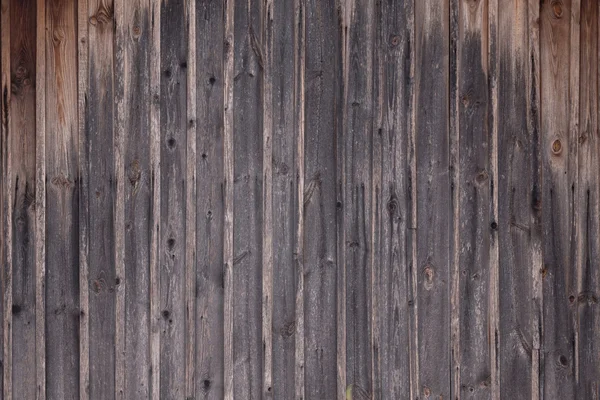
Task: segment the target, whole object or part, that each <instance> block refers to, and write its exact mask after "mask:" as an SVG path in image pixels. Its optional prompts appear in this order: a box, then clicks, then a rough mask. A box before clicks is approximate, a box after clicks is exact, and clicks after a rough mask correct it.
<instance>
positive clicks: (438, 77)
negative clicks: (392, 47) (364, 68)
mask: <svg viewBox="0 0 600 400" xmlns="http://www.w3.org/2000/svg"><path fill="white" fill-rule="evenodd" d="M416 4H417V5H416V7H415V36H416V38H415V40H416V43H415V45H416V65H417V66H418V68H417V71H416V76H415V79H416V89H415V90H416V104H415V107H416V121H415V123H416V126H415V130H416V169H417V171H416V179H417V183H416V185H417V193H416V196H417V197H416V202H417V226H416V229H417V232H416V235H417V237H416V241H417V243H416V246H417V249H416V251H417V254H416V257H417V259H416V262H417V264H416V265H415V266H414V268H417V271H416V273H417V284H418V286H417V293H416V297H417V298H416V302H417V304H418V325H417V326H418V328H417V329H418V352H419V356H418V357H419V362H418V373H419V382H420V386H419V387H418V390H419V392H420V394H421V396H425V397H426V396H432V397H438V396H443V397H450V371H449V369H447V367H446V366H448V365H450V359H449V355H450V338H449V337H448V334H447V332H449V329H450V318H449V317H450V315H449V314H450V297H449V295H450V290H449V289H450V287H449V282H450V280H449V279H450V274H449V256H450V254H449V242H450V224H451V220H450V212H451V210H450V208H449V201H448V199H449V198H450V195H451V192H450V181H449V172H448V171H449V129H448V128H449V127H448V118H449V115H448V109H449V103H448V101H449V100H448V97H449V96H448V70H449V68H448V66H449V64H448V62H449V61H448V55H449V27H448V25H449V2H448V1H443V2H437V1H423V2H418V3H416ZM440 365H443V366H444V368H443V369H440V367H439V366H440Z"/></svg>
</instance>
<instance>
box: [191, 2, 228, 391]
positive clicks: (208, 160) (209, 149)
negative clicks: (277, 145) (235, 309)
mask: <svg viewBox="0 0 600 400" xmlns="http://www.w3.org/2000/svg"><path fill="white" fill-rule="evenodd" d="M223 7H224V3H223V2H214V1H202V2H199V3H197V9H196V21H197V22H196V49H197V50H196V57H197V66H196V69H197V72H196V80H195V85H196V86H197V88H196V96H197V100H196V106H197V111H196V113H197V114H196V115H197V119H196V124H195V126H194V130H195V132H196V146H197V149H198V150H197V156H196V168H197V171H196V174H197V183H196V187H197V189H196V191H197V193H198V194H199V195H197V196H196V198H195V207H196V210H197V211H196V243H197V244H196V268H197V269H196V281H197V287H196V398H201V399H215V400H217V399H223V398H224V378H225V377H224V375H223V373H224V361H225V360H224V352H223V349H224V347H223V346H224V320H223V318H224V314H223V312H224V311H223V301H224V297H223V295H224V283H225V282H224V276H223V272H224V270H223V256H224V253H223V239H224V237H223V233H224V230H223V229H224V224H223V222H224V220H223V218H224V210H225V197H224V194H225V193H224V164H223V156H224V148H223V146H224V131H223V116H224V111H223V109H224V108H223V107H224V104H223V87H224V76H223V56H224V53H223V51H224V43H223V42H224V41H223V37H224V20H223V15H224V14H223V13H224V8H223ZM188 64H189V66H188V68H192V66H191V64H190V63H189V62H188ZM191 82H192V80H190V83H191ZM226 184H227V183H226V182H225V185H226Z"/></svg>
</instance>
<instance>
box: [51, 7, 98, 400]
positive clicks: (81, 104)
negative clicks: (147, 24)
mask: <svg viewBox="0 0 600 400" xmlns="http://www.w3.org/2000/svg"><path fill="white" fill-rule="evenodd" d="M40 1H41V2H44V1H45V0H40ZM88 11H89V10H88V0H79V3H78V4H77V39H78V40H77V70H78V75H77V128H78V132H77V135H78V140H79V148H78V156H79V159H78V162H79V184H78V190H79V196H80V197H79V208H78V211H79V215H78V219H79V221H78V222H79V310H80V311H79V398H80V399H81V400H88V399H89V394H90V312H89V311H90V307H89V304H90V301H89V298H90V291H89V245H90V243H89V237H90V236H89V229H90V227H89V219H88V214H89V207H90V201H89V194H90V190H89V168H88V167H87V166H88V165H89V164H88V152H89V150H88V145H87V136H88V133H87V101H88V100H87V99H88V93H89V92H88V89H89V86H88V83H89V64H88V63H89V57H88V55H89V40H88V38H89V35H88V34H89V23H88V18H89V17H88ZM44 179H45V178H44Z"/></svg>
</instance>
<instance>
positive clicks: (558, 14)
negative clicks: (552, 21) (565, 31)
mask: <svg viewBox="0 0 600 400" xmlns="http://www.w3.org/2000/svg"><path fill="white" fill-rule="evenodd" d="M552 13H553V15H554V18H556V19H560V18H562V17H563V14H564V11H563V7H562V1H559V0H555V1H553V2H552Z"/></svg>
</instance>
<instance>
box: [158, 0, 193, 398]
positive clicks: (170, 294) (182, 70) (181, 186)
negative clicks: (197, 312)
mask: <svg viewBox="0 0 600 400" xmlns="http://www.w3.org/2000/svg"><path fill="white" fill-rule="evenodd" d="M160 7H161V17H160V21H161V24H160V60H161V64H160V71H161V75H160V164H161V168H160V191H161V194H160V199H161V203H160V242H159V247H158V251H159V259H158V260H159V270H160V313H161V320H160V332H161V335H160V398H179V397H184V396H185V394H184V388H185V355H184V349H185V346H184V340H185V247H186V239H185V216H186V209H185V204H186V193H187V192H186V190H187V188H188V184H187V182H186V155H187V141H186V137H187V136H186V133H187V129H186V128H187V111H186V110H187V108H186V107H187V106H186V101H187V100H186V98H187V55H188V53H187V29H185V26H186V24H185V2H184V1H183V0H168V1H161V2H160Z"/></svg>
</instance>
